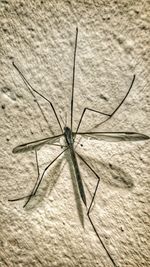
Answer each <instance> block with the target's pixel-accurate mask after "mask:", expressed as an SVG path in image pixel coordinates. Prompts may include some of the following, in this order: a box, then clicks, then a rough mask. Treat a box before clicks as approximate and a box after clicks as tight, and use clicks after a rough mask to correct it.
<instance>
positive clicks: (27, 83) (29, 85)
mask: <svg viewBox="0 0 150 267" xmlns="http://www.w3.org/2000/svg"><path fill="white" fill-rule="evenodd" d="M12 64H13V66H14V67H15V69H16V70H17V71H18V72H19V74H20V76H21V78H22V79H23V81H24V83H25V85H26V86H27V87H28V88H29V90H30V92H31V90H32V91H34V92H35V93H36V94H38V95H39V96H40V97H42V98H43V99H45V100H46V101H47V102H48V103H49V104H50V106H51V107H52V110H53V112H54V114H55V117H56V119H57V122H58V124H59V126H60V129H61V131H62V133H63V129H62V126H61V123H60V120H59V118H58V115H57V113H56V110H55V108H54V106H53V104H52V102H50V101H49V100H48V99H47V98H46V97H45V96H43V95H42V94H41V93H39V92H38V91H37V90H35V89H34V88H33V87H32V85H31V84H30V83H29V82H28V81H27V79H26V78H25V76H24V75H23V73H22V72H21V71H20V70H19V68H18V67H17V66H16V64H15V63H14V62H12ZM32 95H33V94H32Z"/></svg>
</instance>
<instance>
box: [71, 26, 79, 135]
mask: <svg viewBox="0 0 150 267" xmlns="http://www.w3.org/2000/svg"><path fill="white" fill-rule="evenodd" d="M77 39H78V28H76V40H75V49H74V59H73V77H72V96H71V131H72V127H73V100H74V81H75V67H76V52H77Z"/></svg>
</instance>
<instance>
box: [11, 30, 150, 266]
mask: <svg viewBox="0 0 150 267" xmlns="http://www.w3.org/2000/svg"><path fill="white" fill-rule="evenodd" d="M77 39H78V28H76V37H75V47H74V60H73V78H72V91H71V116H70V127H68V126H65V127H64V128H63V127H62V123H61V121H60V119H59V116H58V114H57V112H56V109H55V108H54V106H53V104H52V102H51V101H50V100H49V99H48V98H46V97H45V96H44V95H42V94H41V93H39V92H38V91H37V90H35V89H34V88H33V87H32V86H31V84H30V83H29V82H28V81H27V79H26V78H25V76H24V75H23V74H22V72H21V71H20V70H19V68H18V67H17V65H16V64H15V63H14V62H13V66H14V67H15V69H16V70H17V71H18V73H19V74H20V76H21V78H22V80H23V82H24V83H25V85H26V86H27V87H28V89H29V90H30V92H31V93H32V95H33V96H34V97H35V95H34V94H37V95H39V96H40V97H41V98H43V99H44V100H45V101H46V102H48V103H49V105H50V106H51V108H52V111H53V113H54V116H55V119H56V121H57V123H58V125H59V128H60V131H61V133H60V134H59V135H56V136H50V137H48V138H43V139H40V140H36V141H32V142H29V143H25V144H22V145H19V146H17V147H15V148H14V149H13V151H12V152H13V153H20V152H26V151H29V150H34V151H35V156H36V163H37V170H38V179H37V181H36V183H35V185H34V187H33V189H32V191H31V193H30V194H29V195H28V196H25V197H20V198H15V199H11V200H9V201H18V200H21V199H24V198H26V199H27V200H26V202H25V204H24V207H25V206H26V205H27V204H28V203H29V201H30V199H31V198H32V197H33V196H35V195H36V193H37V190H38V188H39V186H40V184H41V182H42V180H43V177H44V175H45V172H46V171H47V169H48V168H50V166H51V165H52V164H53V163H54V162H55V161H56V160H57V159H58V158H59V157H60V156H61V155H62V154H63V153H64V152H65V151H67V150H68V151H69V154H70V158H71V162H72V166H73V169H74V178H75V179H76V182H77V185H78V191H79V194H80V197H81V201H82V202H83V203H84V205H85V207H86V209H87V216H88V219H89V221H90V223H91V225H92V227H93V230H94V232H95V234H96V235H97V237H98V239H99V241H100V243H101V245H102V247H103V248H104V250H105V252H106V254H107V256H108V257H109V259H110V261H111V263H112V264H113V266H115V267H117V264H116V263H115V261H114V259H113V258H112V256H111V253H110V252H109V250H108V248H107V247H106V245H105V244H104V242H103V240H102V239H101V237H100V235H99V234H98V231H97V229H96V227H95V225H94V223H93V220H92V218H91V208H92V204H93V201H94V199H95V196H96V192H97V190H98V186H99V183H100V179H101V178H100V176H99V175H98V174H97V173H96V172H95V170H94V169H93V167H91V166H90V164H89V163H88V162H87V161H85V159H84V158H83V157H82V156H81V155H80V154H79V153H78V152H77V151H76V150H75V145H74V144H75V139H76V137H77V136H85V137H91V138H94V139H97V140H104V141H112V142H116V141H140V140H147V139H149V136H147V135H145V134H141V133H137V132H80V131H79V129H80V126H81V123H82V122H83V118H84V116H85V113H86V112H93V113H98V114H101V115H104V116H106V117H105V119H104V120H103V121H102V122H100V124H99V125H102V124H104V123H105V122H106V121H108V120H110V119H111V118H112V117H113V115H114V114H115V113H116V112H117V111H118V109H119V108H120V106H121V105H122V104H123V102H124V101H125V99H126V98H127V96H128V94H129V92H130V90H131V88H132V86H133V83H134V80H135V75H134V76H133V78H132V82H131V85H130V87H129V89H128V91H127V93H126V95H125V96H124V98H123V99H122V101H121V102H120V103H119V104H118V106H117V107H116V108H115V109H114V110H113V111H112V113H110V114H108V113H104V112H101V111H99V110H95V109H91V108H88V107H85V108H84V109H83V111H82V113H81V117H80V120H79V122H78V126H77V128H76V130H75V131H73V117H74V88H75V68H76V54H77ZM62 136H64V139H65V144H66V145H65V146H63V151H61V153H60V154H59V155H58V156H57V157H56V158H55V159H54V160H53V161H51V162H50V163H49V164H48V165H47V166H46V167H45V169H44V171H43V172H42V175H40V174H39V166H38V155H37V149H38V148H39V147H41V146H43V145H44V144H55V143H56V142H57V141H58V140H59V139H60V138H61V137H62ZM77 158H79V159H80V160H81V161H82V162H83V164H85V165H86V166H87V167H88V168H89V169H90V170H91V172H92V173H93V175H94V176H95V177H96V179H97V183H96V186H95V190H94V193H93V195H92V199H91V202H90V205H89V206H88V207H87V200H86V194H85V189H84V185H83V181H82V178H81V174H80V169H79V165H78V160H77Z"/></svg>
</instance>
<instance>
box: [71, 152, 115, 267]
mask: <svg viewBox="0 0 150 267" xmlns="http://www.w3.org/2000/svg"><path fill="white" fill-rule="evenodd" d="M75 153H76V154H77V155H78V157H79V158H80V159H81V160H82V161H83V162H84V163H85V165H86V166H87V167H88V168H89V169H90V170H91V171H92V172H93V173H94V174H95V176H96V178H97V179H98V181H97V184H96V187H95V190H94V193H93V197H92V200H91V203H90V206H89V208H88V211H87V216H88V218H89V221H90V223H91V225H92V227H93V230H94V232H95V234H96V235H97V237H98V239H99V241H100V243H101V245H102V246H103V248H104V249H105V251H106V253H107V255H108V257H109V259H110V260H111V262H112V263H113V266H114V267H117V265H116V263H115V261H114V259H113V258H112V256H111V255H110V253H109V251H108V249H107V248H106V246H105V244H104V242H103V241H102V239H101V237H100V236H99V234H98V232H97V230H96V227H95V226H94V223H93V221H92V219H91V217H90V212H91V207H92V204H93V201H94V199H95V196H96V192H97V189H98V186H99V183H100V177H99V175H98V174H97V173H96V172H95V171H94V170H93V168H92V167H91V166H90V165H89V164H88V163H87V162H86V161H85V160H84V159H83V158H82V157H81V156H80V155H79V154H78V153H77V152H75Z"/></svg>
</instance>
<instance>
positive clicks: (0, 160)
mask: <svg viewBox="0 0 150 267" xmlns="http://www.w3.org/2000/svg"><path fill="white" fill-rule="evenodd" d="M148 2H149V1H144V0H143V1H129V0H128V1H98V0H96V1H92V0H91V1H90V0H87V1H61V0H60V1H53V0H52V1H28V0H26V1H19V0H18V1H15V0H11V1H2V0H1V1H0V22H1V27H0V61H1V68H0V77H1V78H0V103H1V119H0V138H1V140H0V143H1V149H0V168H1V171H0V192H1V194H0V246H1V248H0V266H2V267H4V266H9V267H22V266H23V267H24V266H36V267H37V266H38V267H39V266H44V267H60V266H62V267H74V266H81V267H83V266H84V267H97V266H100V267H103V266H105V267H111V266H113V265H112V263H111V261H110V259H109V258H108V256H107V255H106V252H105V250H104V249H103V247H102V246H101V244H100V242H99V240H98V238H97V236H96V234H95V233H94V231H93V229H92V227H91V225H90V223H89V220H88V218H87V216H86V209H85V207H84V206H83V205H82V203H81V200H80V199H79V195H78V191H77V188H76V184H75V182H74V176H73V173H72V170H71V168H70V167H69V155H68V154H65V155H64V156H62V158H61V159H60V160H58V161H57V162H56V164H54V166H53V167H52V168H51V169H49V171H48V172H47V173H46V175H45V177H44V180H43V183H42V184H41V187H40V188H39V191H38V194H37V197H36V198H34V199H32V200H31V202H30V203H29V205H28V206H27V207H26V208H23V205H24V203H25V199H23V200H21V201H18V202H8V199H12V198H17V197H21V196H25V195H28V194H29V193H30V191H31V189H32V187H33V186H34V183H35V180H36V177H37V171H36V163H35V155H34V151H31V152H28V153H22V154H13V153H12V149H13V148H14V147H15V146H17V145H19V144H22V143H27V142H30V141H33V140H36V139H40V138H44V137H48V136H51V135H56V134H58V133H59V132H60V130H59V127H58V125H57V122H56V119H55V117H54V116H53V111H52V110H51V108H50V107H49V105H48V104H47V103H46V102H45V101H44V100H41V99H40V98H38V100H39V103H40V105H41V107H42V109H43V110H44V112H45V116H46V118H47V119H44V117H43V115H42V113H41V111H40V109H39V108H38V106H37V104H36V103H35V102H34V100H33V97H32V95H31V93H30V92H29V91H28V89H27V88H26V86H25V84H24V83H23V80H22V79H21V77H20V76H19V74H18V72H17V71H16V69H15V68H14V67H13V65H12V61H13V60H14V62H15V63H16V64H17V66H18V67H19V69H20V70H21V71H22V72H23V74H24V75H25V77H26V78H27V80H28V81H29V82H30V83H31V84H32V86H33V87H34V88H35V89H36V90H38V91H39V92H40V93H42V94H43V95H44V96H46V97H47V98H48V99H50V101H52V102H53V104H54V106H55V108H56V110H57V112H58V114H59V117H60V116H61V117H63V118H64V120H66V121H69V120H70V116H69V110H70V98H71V84H72V63H73V52H74V42H75V29H76V26H78V27H79V36H78V47H77V60H76V78H75V98H74V101H75V103H74V129H75V127H76V126H77V122H78V121H79V118H80V115H81V112H82V110H83V108H84V107H89V108H94V109H97V110H100V111H103V112H106V113H110V112H112V111H113V110H114V109H115V107H116V106H117V104H118V103H119V101H121V99H122V98H123V97H124V95H125V94H126V92H127V90H128V88H129V86H130V83H131V81H132V77H133V74H136V80H135V83H134V85H133V88H132V90H131V92H130V94H129V96H128V98H127V99H126V101H125V102H124V104H123V106H122V107H121V108H120V109H119V110H118V112H117V113H116V114H115V116H114V118H112V119H111V120H110V121H109V122H108V123H107V124H106V125H103V127H102V126H101V127H98V128H96V130H97V131H135V132H142V133H144V134H147V135H150V123H149V121H150V108H149V107H150V92H149V88H150V87H149V68H150V62H149V58H150V54H149V27H150V24H149V9H150V5H149V3H148ZM66 113H67V114H68V116H66V115H65V114H66ZM100 119H102V118H101V117H100V116H99V115H98V114H93V113H88V112H87V115H86V116H85V120H84V122H83V125H82V126H81V130H84V131H87V130H91V129H94V128H93V127H94V126H95V125H96V124H98V123H99V122H100ZM47 121H48V123H47ZM94 130H95V129H94ZM80 142H81V143H82V144H83V147H81V146H79V145H78V147H77V148H76V149H77V151H78V152H79V153H80V154H81V155H82V156H83V157H84V159H85V160H86V161H87V162H88V163H89V164H90V165H91V166H92V167H93V168H94V170H95V171H96V172H97V174H98V175H99V176H100V177H101V183H100V186H99V188H98V191H97V196H96V199H95V204H94V207H93V210H92V214H91V216H92V218H93V221H94V223H95V226H96V228H97V231H98V233H99V235H100V236H101V238H102V239H103V241H104V243H105V244H106V246H107V248H108V250H109V252H110V254H111V255H112V257H113V259H114V260H115V262H116V263H117V265H118V266H119V267H125V266H128V267H146V266H147V267H148V266H149V264H150V258H149V252H148V230H149V220H148V199H149V176H150V167H149V156H150V142H149V141H141V142H135V143H134V142H126V143H124V142H122V143H110V142H109V143H106V142H102V141H98V140H86V139H84V138H82V140H80ZM60 151H61V148H60V147H54V146H50V145H47V146H45V147H43V148H41V149H40V150H39V151H38V157H39V165H40V172H41V173H42V169H44V167H45V166H46V164H48V163H49V162H50V161H52V160H53V159H54V158H55V157H56V156H57V155H58V153H59V152H60ZM79 165H80V169H81V175H82V178H83V180H84V186H85V190H86V195H87V202H88V205H89V203H90V198H91V194H90V193H89V192H90V191H91V192H92V191H93V190H94V186H95V183H96V179H95V177H94V175H93V174H92V173H91V172H90V171H89V170H88V169H87V168H86V166H84V164H83V163H82V162H79Z"/></svg>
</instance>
